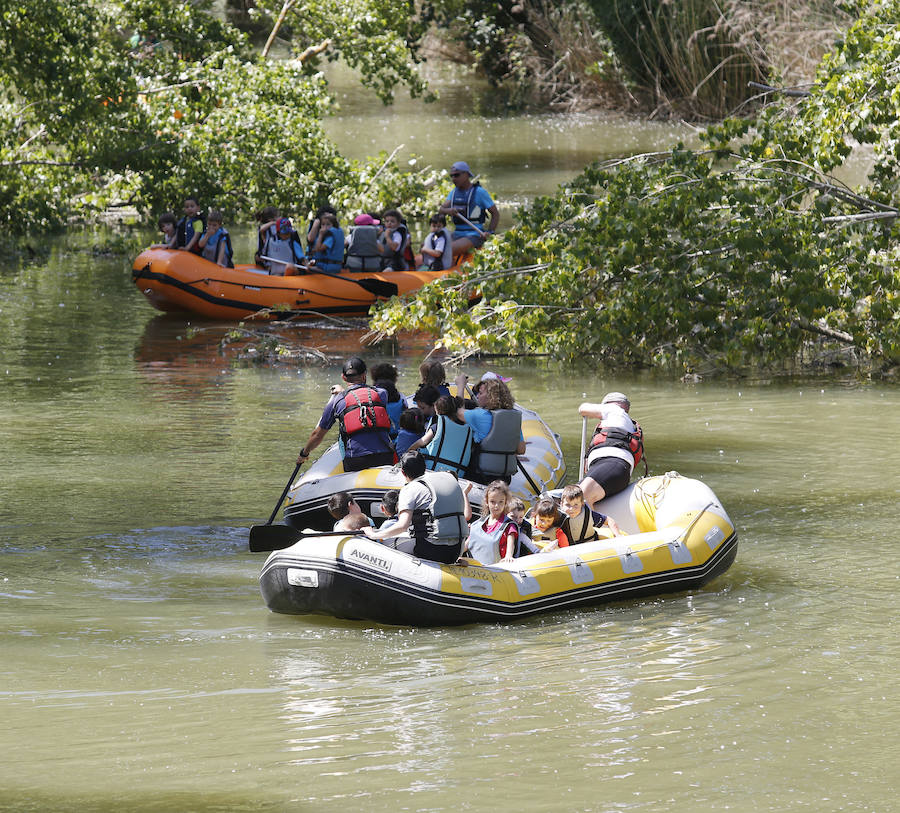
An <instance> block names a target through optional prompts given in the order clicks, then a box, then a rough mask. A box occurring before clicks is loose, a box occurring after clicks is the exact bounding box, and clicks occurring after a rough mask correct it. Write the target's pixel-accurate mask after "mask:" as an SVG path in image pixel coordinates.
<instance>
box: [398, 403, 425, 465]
mask: <svg viewBox="0 0 900 813" xmlns="http://www.w3.org/2000/svg"><path fill="white" fill-rule="evenodd" d="M424 433H425V416H424V415H423V414H422V410H421V409H419V408H418V407H410V408H409V409H404V410H403V412H401V413H400V429H399V431H398V432H397V439H396V440H395V441H394V449H396V451H397V456H398V457H402V456H403V455H404V454H405V453H406V452H408V451H409V447H410V446H412V445H413V443H415V442H416V441H417V440H419V439H420V438H421V437H422V435H423V434H424Z"/></svg>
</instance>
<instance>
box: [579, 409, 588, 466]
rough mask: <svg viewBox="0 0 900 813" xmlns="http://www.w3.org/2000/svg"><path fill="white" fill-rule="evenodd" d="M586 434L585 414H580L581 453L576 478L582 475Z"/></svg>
mask: <svg viewBox="0 0 900 813" xmlns="http://www.w3.org/2000/svg"><path fill="white" fill-rule="evenodd" d="M586 435H587V416H586V415H582V416H581V454H580V455H579V457H578V479H579V480H580V479H581V478H582V477H584V445H585V436H586Z"/></svg>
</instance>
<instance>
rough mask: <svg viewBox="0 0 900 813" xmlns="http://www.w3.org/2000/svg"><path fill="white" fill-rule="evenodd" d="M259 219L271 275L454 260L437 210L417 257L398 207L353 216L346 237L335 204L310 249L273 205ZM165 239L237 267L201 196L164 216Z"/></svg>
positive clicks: (320, 214)
mask: <svg viewBox="0 0 900 813" xmlns="http://www.w3.org/2000/svg"><path fill="white" fill-rule="evenodd" d="M256 220H257V222H258V224H259V225H258V229H257V244H256V255H255V257H254V261H255V263H256V264H257V265H258V266H260V267H261V268H264V269H265V270H266V271H268V272H269V274H272V275H277V276H290V275H294V274H305V273H307V272H308V271H309V270H315V271H323V272H325V273H334V272H337V271H340V270H341V269H342V268H348V269H350V270H351V271H409V270H410V269H418V270H420V271H442V270H444V269H446V268H450V267H451V266H452V265H453V263H454V258H453V250H452V242H453V239H452V236H451V234H450V231H449V230H448V229H447V224H446V218H445V216H444V215H442V214H436V215H433V216H432V218H431V220H430V223H429V228H430V232H429V234H428V236H427V237H426V238H425V241H424V242H423V244H422V246H421V251H420V254H419V255H418V256H416V255H414V254H413V251H412V248H411V236H410V232H409V228H408V227H407V225H406V221H405V220H404V219H403V216H402V214H401V213H400V212H399V211H398V210H397V209H386V210H385V211H384V212H382V213H380V214H378V213H374V212H364V213H363V214H360V215H357V216H356V217H355V218H354V220H353V226H352V227H351V228H350V231H349V233H348V234H347V235H346V236H345V234H344V230H343V229H342V228H341V226H340V223H339V221H338V217H337V213H336V212H335V210H334V209H333V208H332V207H331V206H323V207H322V208H320V209H319V210H318V211H317V212H316V216H315V217H314V218H313V219H312V220H311V221H310V223H309V226H308V227H307V230H306V239H305V242H306V249H305V250H304V247H303V242H304V241H303V240H302V239H301V236H300V235H299V234H298V232H297V231H296V230H295V229H294V226H293V224H292V223H291V220H290V218H288V217H283V216H282V213H281V212H280V211H279V210H278V209H277V208H275V207H274V206H267V207H265V208H264V209H263V210H262V211H260V212H259V213H258V214H257V215H256ZM158 225H159V229H160V231H161V232H162V233H163V236H164V241H163V242H162V243H159V244H157V245H156V246H155V248H171V249H179V250H182V251H190V252H192V253H194V254H199V255H200V256H202V257H205V258H206V259H207V260H209V261H210V262H214V263H216V264H218V265H221V266H223V267H225V268H234V251H233V249H232V245H231V237H230V235H229V234H228V230H227V229H226V228H225V227H224V225H223V216H222V213H221V211H219V210H218V209H210V210H209V213H208V214H207V215H206V216H204V215H203V213H202V211H201V207H200V204H199V202H198V201H197V199H196V198H193V197H190V198H186V199H185V201H184V216H183V217H182V218H181V219H180V220H179V219H177V218H176V217H175V215H174V214H173V213H172V212H166V213H165V214H163V215H160V217H159V221H158Z"/></svg>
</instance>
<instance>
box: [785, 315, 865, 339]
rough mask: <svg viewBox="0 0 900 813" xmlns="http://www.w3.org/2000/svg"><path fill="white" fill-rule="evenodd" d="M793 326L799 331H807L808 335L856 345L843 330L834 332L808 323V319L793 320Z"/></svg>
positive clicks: (822, 326) (831, 329)
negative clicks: (813, 334)
mask: <svg viewBox="0 0 900 813" xmlns="http://www.w3.org/2000/svg"><path fill="white" fill-rule="evenodd" d="M794 324H795V325H796V326H797V327H799V328H800V329H801V330H807V331H809V332H810V333H818V334H819V335H820V336H827V337H828V338H829V339H835V340H836V341H839V342H843V343H844V344H856V342H855V341H854V340H853V337H852V336H851V335H850V334H849V333H845V332H844V331H843V330H834V329H833V328H830V327H825V326H824V325H819V324H816V323H815V322H810V321H809V320H808V319H795V320H794Z"/></svg>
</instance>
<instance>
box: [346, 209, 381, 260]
mask: <svg viewBox="0 0 900 813" xmlns="http://www.w3.org/2000/svg"><path fill="white" fill-rule="evenodd" d="M380 225H381V221H379V220H376V219H375V218H374V217H372V215H370V214H366V213H363V214H361V215H357V216H356V217H355V218H354V219H353V228H352V229H350V234H349V236H348V237H347V268H349V269H350V270H351V271H379V270H380V269H381V252H380V251H379V250H378V238H379V236H380V235H381V229H380V228H379V226H380Z"/></svg>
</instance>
